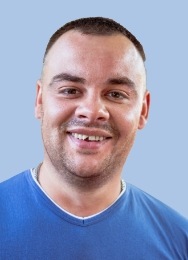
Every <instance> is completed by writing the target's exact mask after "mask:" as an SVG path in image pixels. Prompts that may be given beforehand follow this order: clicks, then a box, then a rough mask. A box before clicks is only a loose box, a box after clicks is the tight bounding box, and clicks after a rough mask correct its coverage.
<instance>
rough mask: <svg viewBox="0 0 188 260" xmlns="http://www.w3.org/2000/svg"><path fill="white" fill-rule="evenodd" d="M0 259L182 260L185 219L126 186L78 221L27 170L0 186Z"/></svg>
mask: <svg viewBox="0 0 188 260" xmlns="http://www.w3.org/2000/svg"><path fill="white" fill-rule="evenodd" d="M109 192H110V191H109ZM0 259H1V260H6V259H11V260H12V259H16V260H22V259H25V260H30V259H32V260H37V259H40V260H41V259H45V260H47V259H50V260H51V259H54V260H59V259H61V260H62V259H65V260H72V259H76V260H79V259H81V260H100V259H102V260H105V259H113V260H116V259H117V260H121V259H127V260H129V259H132V260H140V259H143V260H147V259H149V260H152V259H155V260H163V259H172V260H176V259H177V260H180V259H184V260H187V259H188V221H187V220H186V219H185V218H183V217H182V216H180V215H179V214H178V213H176V212H175V211H174V210H172V209H171V208H169V207H168V206H166V205H164V204H163V203H161V202H160V201H158V200H156V199H154V198H153V197H151V196H150V195H148V194H147V193H145V192H143V191H141V190H140V189H138V188H136V187H134V186H133V185H131V184H127V189H126V192H125V193H124V194H123V195H122V196H121V197H120V198H119V199H118V200H117V201H116V202H115V203H114V204H113V205H112V206H110V207H109V208H108V209H106V210H105V211H103V212H102V213H100V214H97V215H96V216H91V217H89V218H77V217H75V216H73V215H70V214H68V213H66V212H65V211H63V210H62V209H60V208H59V207H58V206H57V205H55V204H54V203H53V202H52V201H51V200H50V199H49V198H48V197H47V196H46V195H45V194H44V192H43V191H42V190H41V189H40V187H39V186H38V185H37V184H36V182H35V181H34V180H33V177H32V176H31V172H30V170H28V171H25V172H23V173H21V174H18V175H17V176H15V177H13V178H11V179H9V180H7V181H5V182H3V183H1V184H0Z"/></svg>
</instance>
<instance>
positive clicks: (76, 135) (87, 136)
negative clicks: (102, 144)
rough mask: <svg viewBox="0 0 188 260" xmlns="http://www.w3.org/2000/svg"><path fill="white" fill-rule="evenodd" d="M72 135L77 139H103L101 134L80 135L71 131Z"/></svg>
mask: <svg viewBox="0 0 188 260" xmlns="http://www.w3.org/2000/svg"><path fill="white" fill-rule="evenodd" d="M72 135H73V136H74V137H75V138H77V139H79V140H86V139H88V140H89V141H103V140H104V139H105V137H103V136H94V135H91V136H89V135H82V134H77V133H72Z"/></svg>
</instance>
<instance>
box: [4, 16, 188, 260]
mask: <svg viewBox="0 0 188 260" xmlns="http://www.w3.org/2000/svg"><path fill="white" fill-rule="evenodd" d="M144 61H145V54H144V50H143V48H142V45H141V44H140V43H139V41H138V40H137V39H136V38H135V37H134V36H133V35H132V34H131V33H130V32H129V31H127V30H126V29H125V28H124V27H123V26H121V25H119V24H118V23H116V22H115V21H113V20H110V19H106V18H99V17H98V18H84V19H79V20H76V21H73V22H70V23H68V24H66V25H64V26H63V27H62V28H60V29H59V30H58V31H57V32H56V33H55V34H54V35H53V36H52V37H51V39H50V41H49V43H48V45H47V48H46V52H45V55H44V64H43V69H42V75H41V79H40V80H39V81H38V82H37V95H36V104H35V115H36V117H37V118H38V119H40V121H41V129H42V138H43V143H44V160H43V162H42V163H41V164H40V165H39V166H38V167H37V168H36V169H32V170H27V171H25V172H23V173H21V174H19V175H17V176H15V177H13V178H11V179H10V180H8V181H5V182H4V183H2V184H1V186H0V209H1V214H0V218H1V219H0V220H1V226H0V237H1V243H0V255H1V257H0V259H188V221H187V220H186V219H184V218H183V217H181V216H180V215H179V214H178V213H176V212H174V211H173V210H172V209H170V208H168V207H167V206H166V205H164V204H162V203H161V202H159V201H157V200H156V199H154V198H153V197H151V196H149V195H148V194H146V193H144V192H142V191H141V190H139V189H138V188H136V187H134V186H132V185H130V184H128V183H125V182H124V181H122V180H121V173H122V167H123V165H124V163H125V161H126V159H127V156H128V154H129V152H130V150H131V147H132V145H133V143H134V139H135V136H136V132H137V130H138V129H142V128H143V127H144V126H145V124H146V122H147V118H148V111H149V104H150V94H149V92H148V90H147V89H146V72H145V65H144Z"/></svg>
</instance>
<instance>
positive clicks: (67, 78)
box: [49, 73, 86, 86]
mask: <svg viewBox="0 0 188 260" xmlns="http://www.w3.org/2000/svg"><path fill="white" fill-rule="evenodd" d="M61 81H70V82H75V83H81V84H84V83H85V81H86V80H85V79H84V78H81V77H78V76H74V75H71V74H69V73H60V74H57V75H55V76H54V77H53V78H52V80H51V82H50V84H49V85H50V86H51V85H53V83H55V82H61Z"/></svg>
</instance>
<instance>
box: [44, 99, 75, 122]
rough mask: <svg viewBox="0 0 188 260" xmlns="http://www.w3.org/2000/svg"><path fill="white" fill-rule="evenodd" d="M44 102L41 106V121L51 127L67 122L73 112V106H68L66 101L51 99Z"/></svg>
mask: <svg viewBox="0 0 188 260" xmlns="http://www.w3.org/2000/svg"><path fill="white" fill-rule="evenodd" d="M46 100H47V101H46V102H45V103H44V104H43V120H44V121H48V122H49V123H50V124H51V125H52V126H53V125H54V126H56V125H57V124H62V123H63V122H65V121H67V120H68V118H70V116H71V114H72V113H73V111H74V105H73V104H72V105H70V104H69V105H68V104H67V102H66V101H64V102H62V101H59V100H56V99H55V100H54V99H51V98H48V99H46Z"/></svg>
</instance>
